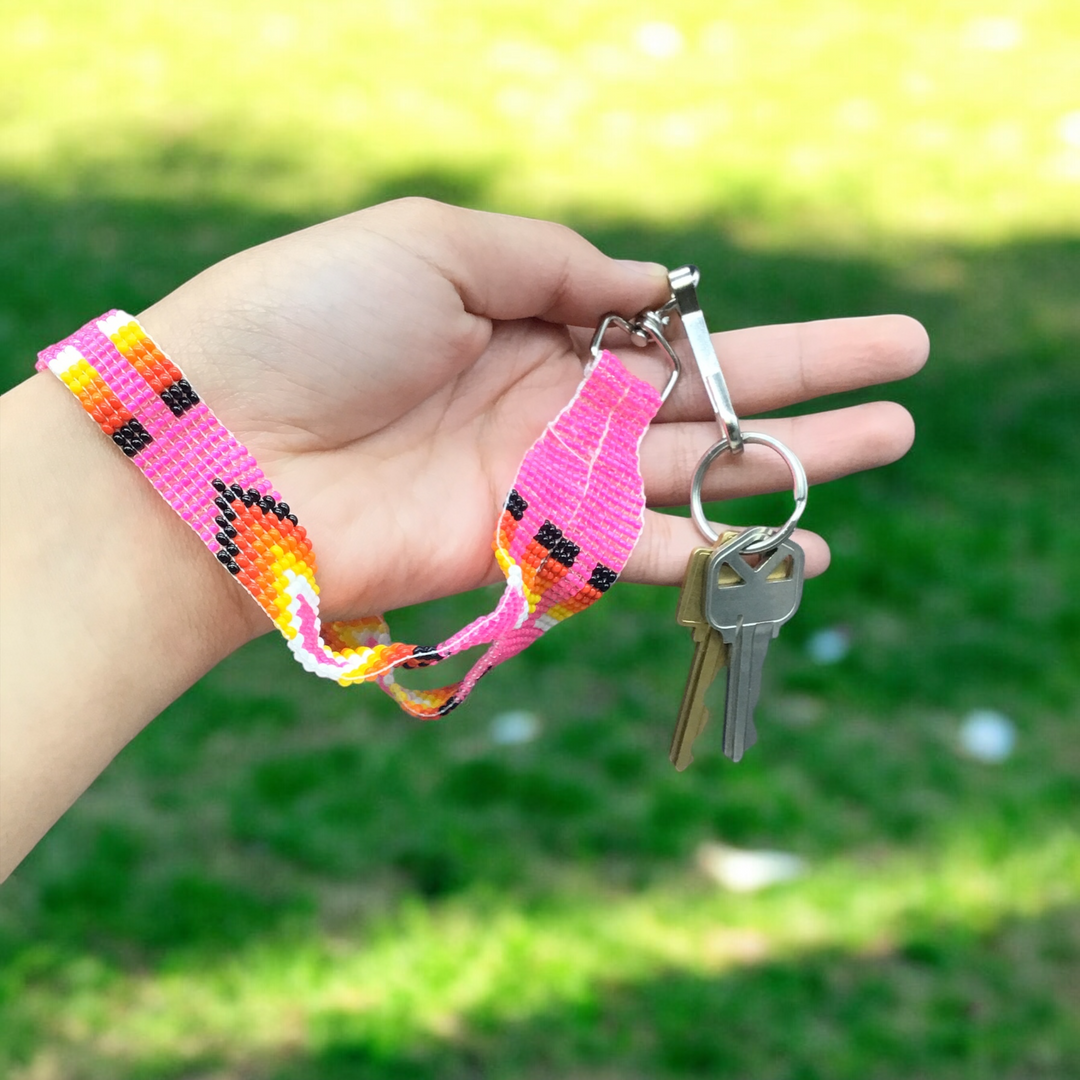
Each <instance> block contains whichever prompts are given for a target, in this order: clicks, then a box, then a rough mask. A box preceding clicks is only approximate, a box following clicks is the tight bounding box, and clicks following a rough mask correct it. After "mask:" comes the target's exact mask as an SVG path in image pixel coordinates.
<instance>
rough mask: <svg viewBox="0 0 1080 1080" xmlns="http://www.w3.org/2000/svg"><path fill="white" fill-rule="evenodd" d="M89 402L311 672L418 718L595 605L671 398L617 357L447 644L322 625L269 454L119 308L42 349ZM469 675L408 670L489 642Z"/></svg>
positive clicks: (512, 500)
mask: <svg viewBox="0 0 1080 1080" xmlns="http://www.w3.org/2000/svg"><path fill="white" fill-rule="evenodd" d="M37 367H38V370H44V369H45V368H46V367H47V368H49V369H50V370H51V371H52V372H53V373H54V374H55V375H57V376H58V377H59V378H60V379H61V381H62V382H64V384H65V385H66V386H67V387H68V389H69V390H71V391H72V393H73V394H74V395H75V396H76V398H77V399H78V400H79V402H80V404H81V405H82V406H83V408H84V409H85V410H86V412H87V413H88V414H89V415H90V416H91V417H92V418H93V419H94V421H95V422H96V423H97V424H98V425H99V427H100V428H101V430H102V431H103V432H104V433H105V434H106V435H108V436H109V437H110V438H111V439H113V441H114V442H116V443H117V445H118V446H119V447H120V449H121V450H122V451H123V453H124V454H125V455H127V456H128V457H129V458H130V459H131V460H132V461H133V462H134V464H135V465H136V466H138V468H139V469H141V470H142V472H143V473H144V474H145V475H146V476H147V478H148V479H149V480H150V481H151V483H153V484H154V486H155V488H156V489H157V490H158V492H159V493H160V494H161V495H162V497H163V498H164V499H165V500H166V501H167V502H168V503H169V505H170V506H172V507H173V509H174V510H176V512H177V513H178V514H179V515H180V516H181V517H182V518H183V519H184V520H185V521H186V522H187V523H188V524H189V525H190V526H191V528H192V529H194V530H195V532H196V533H198V535H199V537H200V538H201V539H202V540H203V542H204V543H205V544H206V545H207V547H208V548H209V549H210V550H211V552H213V554H214V556H215V557H216V558H217V560H218V561H219V562H220V563H221V564H222V566H223V567H224V568H225V569H226V570H228V572H229V573H230V574H232V575H233V577H235V578H236V580H237V581H239V582H240V584H241V585H242V586H243V587H244V588H245V589H246V590H247V591H248V592H249V593H250V594H251V596H252V597H254V599H255V601H256V602H257V603H258V604H259V605H260V607H262V609H263V610H264V611H265V612H266V613H267V615H268V616H269V617H270V618H271V619H272V620H273V621H274V623H275V624H276V626H277V627H278V629H279V630H280V632H281V633H282V634H283V635H284V637H285V638H286V640H287V641H288V645H289V648H290V649H292V651H293V653H294V655H295V656H296V659H297V660H299V662H300V663H301V664H302V665H303V666H304V667H305V668H306V669H307V670H308V671H312V672H314V673H315V674H317V675H320V676H322V677H324V678H332V679H336V680H337V681H338V682H339V683H341V684H342V685H343V686H347V685H349V684H351V683H358V682H370V681H375V682H377V684H378V685H379V686H381V687H382V689H383V690H385V691H386V692H387V693H388V694H390V695H392V696H393V697H394V698H395V699H396V700H397V701H398V703H399V704H400V705H401V707H402V708H403V709H404V710H405V711H407V712H409V713H411V714H412V715H413V716H417V717H421V718H434V717H439V716H444V715H445V714H446V713H448V712H449V711H450V710H451V709H453V708H455V707H456V706H457V705H459V704H461V702H463V701H464V700H465V699H466V698H467V697H468V695H469V693H470V692H471V690H472V688H473V687H474V686H475V685H476V682H477V681H478V680H479V679H480V678H481V677H482V676H483V675H485V674H486V673H487V672H488V671H490V670H491V668H492V667H494V666H495V665H496V664H499V663H502V662H503V661H504V660H507V659H509V658H510V657H511V656H513V655H515V654H516V653H518V652H520V651H521V650H522V649H524V648H526V647H527V646H528V645H529V644H531V643H532V642H533V641H535V640H536V639H537V638H538V637H540V635H541V634H543V633H544V632H545V631H547V630H549V629H550V628H551V627H553V626H556V625H557V624H558V623H560V622H561V621H563V620H564V619H566V618H569V617H570V616H571V615H574V614H576V613H577V612H579V611H583V610H584V609H585V608H587V607H589V606H590V605H591V604H593V603H595V602H596V601H597V600H598V599H600V597H601V596H602V595H603V594H604V593H605V592H606V591H607V590H608V589H609V588H610V587H611V585H612V584H613V583H614V582H615V580H616V578H617V577H618V574H619V572H620V571H621V570H622V568H623V566H624V565H625V563H626V560H627V559H628V558H629V556H630V552H631V551H632V550H633V547H634V544H635V543H636V541H637V538H638V536H639V535H640V532H641V528H642V524H643V514H644V507H645V496H644V487H643V483H642V480H641V474H640V467H639V446H640V442H641V438H642V437H643V435H644V433H645V430H646V429H647V427H648V425H649V423H650V421H651V420H652V418H653V416H654V415H655V413H656V411H657V409H658V408H659V406H660V397H659V394H658V393H657V392H656V391H655V390H654V389H653V388H652V387H651V386H649V385H648V384H647V383H645V382H643V381H642V380H640V379H637V378H635V377H634V376H632V375H631V374H630V373H629V372H628V371H626V369H625V368H624V367H623V365H622V364H621V363H620V362H619V360H618V358H617V357H615V356H614V354H612V353H609V352H606V351H605V352H603V353H602V354H601V355H600V357H599V358H598V359H597V360H595V361H594V362H593V363H592V364H590V366H589V367H588V368H587V369H586V373H585V377H584V379H583V380H582V382H581V385H580V386H579V387H578V390H577V393H576V394H575V396H574V398H573V400H572V401H571V402H570V403H569V404H568V405H567V406H566V407H565V408H564V409H563V410H562V412H561V413H560V414H559V416H558V417H556V418H555V420H553V421H552V423H551V424H549V425H548V427H547V429H546V430H545V431H544V433H543V434H542V435H541V437H540V438H539V439H538V440H537V441H536V443H534V444H533V446H532V447H531V448H530V450H529V451H528V453H527V454H526V455H525V458H524V460H523V461H522V464H521V467H520V469H519V471H518V475H517V478H516V479H515V481H514V486H513V487H512V489H511V491H510V493H509V495H508V496H507V498H506V500H505V502H504V506H503V510H502V513H501V516H500V518H499V521H498V525H497V528H496V532H495V539H494V541H493V544H492V547H493V550H494V553H495V558H496V559H497V561H498V563H499V566H500V567H501V568H502V571H503V574H504V575H505V577H506V588H505V590H504V592H503V595H502V598H501V599H500V601H499V604H498V606H497V607H496V609H495V610H494V611H493V612H491V613H490V614H489V615H485V616H482V617H481V618H479V619H476V620H475V621H474V622H472V623H470V624H469V625H468V626H466V627H465V628H464V629H462V630H460V631H459V632H458V633H456V634H454V635H453V636H452V637H450V638H448V639H447V640H446V641H444V642H441V643H439V644H436V645H407V644H402V643H398V642H394V641H392V640H391V638H390V634H389V630H388V628H387V625H386V622H385V620H384V619H383V618H382V617H381V616H371V617H367V618H362V619H355V620H349V621H339V622H333V623H329V624H324V623H323V622H322V621H321V619H320V618H319V587H318V585H317V583H316V580H315V571H316V563H315V556H314V552H313V551H312V546H311V541H310V539H309V538H308V536H307V533H306V531H305V529H304V527H303V526H302V525H300V523H299V521H298V519H297V517H296V515H295V514H294V513H293V512H292V509H291V507H290V506H289V505H288V504H287V503H285V502H283V501H282V499H281V496H280V494H279V493H278V492H276V491H275V490H274V489H273V487H272V486H271V484H270V483H269V481H268V480H267V479H266V477H265V476H264V475H263V473H262V470H261V469H260V468H259V466H258V465H257V464H256V462H255V459H254V458H253V457H252V456H251V454H250V453H249V452H248V451H247V449H246V448H245V447H243V446H241V445H240V444H239V443H238V442H237V441H236V439H235V438H234V437H233V436H232V434H231V433H230V432H229V431H228V430H227V429H226V428H225V427H224V426H223V425H222V424H221V423H220V422H219V421H218V420H217V418H216V417H215V416H214V414H213V413H212V412H211V411H210V409H209V408H208V407H207V405H206V404H205V402H203V401H202V400H201V399H200V398H199V395H198V394H197V393H196V392H195V391H194V390H193V389H192V387H191V385H190V383H188V381H187V380H186V379H185V378H184V376H183V373H182V372H181V371H180V369H179V368H178V367H177V366H176V365H175V364H174V363H173V362H172V361H171V360H170V359H169V358H168V357H167V356H166V355H165V354H164V353H163V352H162V351H161V350H160V349H159V348H158V347H157V346H156V345H155V344H154V343H153V341H152V340H151V339H150V337H149V336H148V335H147V333H146V331H145V330H144V329H143V328H142V327H141V326H140V325H139V323H138V322H137V321H136V320H135V319H133V318H132V317H131V316H129V315H126V314H124V313H123V312H117V311H112V312H108V313H107V314H106V315H104V316H102V317H101V318H99V319H96V320H93V321H92V322H90V323H88V324H87V325H86V326H84V327H83V328H82V329H81V330H79V331H77V332H76V333H75V334H73V335H71V337H69V338H67V339H66V340H65V341H63V342H60V343H59V344H57V345H54V346H52V347H50V348H49V349H46V350H44V351H43V352H42V353H41V354H40V355H39V359H38V364H37ZM483 644H488V645H489V648H488V649H487V650H486V651H485V653H484V655H483V656H482V657H481V658H480V659H479V660H478V661H477V662H476V663H475V664H474V665H473V667H472V668H471V670H470V671H469V672H468V674H467V675H466V676H465V678H464V679H462V680H461V681H460V682H458V683H455V684H453V685H451V686H445V687H441V688H439V689H436V690H415V689H408V688H406V687H403V686H402V685H401V684H400V683H398V682H397V681H396V680H395V678H394V670H395V669H396V668H398V667H405V668H415V667H425V666H428V665H430V664H435V663H438V662H439V661H441V660H444V659H446V658H447V657H449V656H453V655H454V654H456V653H459V652H462V651H463V650H465V649H469V648H472V647H474V646H476V645H483Z"/></svg>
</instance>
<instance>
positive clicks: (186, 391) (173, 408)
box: [159, 379, 199, 416]
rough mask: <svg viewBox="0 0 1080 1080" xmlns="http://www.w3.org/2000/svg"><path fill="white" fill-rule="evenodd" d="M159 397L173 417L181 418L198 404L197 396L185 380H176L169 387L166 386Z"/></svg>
mask: <svg viewBox="0 0 1080 1080" xmlns="http://www.w3.org/2000/svg"><path fill="white" fill-rule="evenodd" d="M159 396H160V397H161V400H162V401H164V402H165V404H166V405H167V406H168V407H169V411H170V412H171V413H172V414H173V416H183V415H184V413H186V412H187V411H188V409H190V408H191V407H192V406H193V405H198V404H199V395H198V394H196V393H195V391H194V390H193V389H192V388H191V383H189V382H188V381H187V379H178V380H177V381H176V382H174V383H173V384H172V385H171V386H166V387H165V389H164V390H162V391H161V394H160V395H159Z"/></svg>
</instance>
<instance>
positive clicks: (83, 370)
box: [60, 350, 132, 437]
mask: <svg viewBox="0 0 1080 1080" xmlns="http://www.w3.org/2000/svg"><path fill="white" fill-rule="evenodd" d="M72 351H74V350H72ZM60 379H61V380H62V381H63V383H64V385H65V386H66V387H67V388H68V389H69V390H70V391H71V392H72V393H73V394H74V395H75V396H76V397H77V398H78V399H79V404H80V405H81V406H82V407H83V408H84V409H85V410H86V411H87V412H88V413H89V414H90V415H91V416H92V417H93V418H94V422H95V423H96V424H97V425H98V427H100V428H101V430H102V431H104V432H105V434H106V435H108V436H110V437H112V436H113V435H114V434H115V433H116V432H117V431H118V430H119V429H120V428H121V427H123V426H124V424H126V423H127V422H128V421H129V420H131V419H132V415H131V413H129V412H128V411H127V409H125V408H124V406H123V405H122V404H121V403H120V399H119V398H118V397H117V396H116V395H115V394H114V393H113V392H112V390H111V389H109V386H108V384H107V383H106V382H105V380H104V379H103V378H102V377H101V376H100V375H99V374H98V373H97V372H96V371H95V370H94V369H93V368H92V367H91V366H90V365H89V364H88V363H87V362H86V361H85V360H84V359H82V358H81V357H80V358H79V359H78V360H77V361H75V363H73V364H72V365H71V366H70V367H69V368H67V369H66V370H64V371H63V372H61V374H60Z"/></svg>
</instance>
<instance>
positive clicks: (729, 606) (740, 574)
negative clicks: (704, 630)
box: [705, 540, 805, 644]
mask: <svg viewBox="0 0 1080 1080" xmlns="http://www.w3.org/2000/svg"><path fill="white" fill-rule="evenodd" d="M804 563H805V557H804V555H803V550H802V548H801V547H799V545H798V544H796V543H795V542H794V541H792V540H784V541H783V542H782V543H781V544H779V545H778V546H777V547H776V550H775V551H772V552H770V553H767V554H766V555H765V556H763V557H762V560H761V562H760V563H759V564H758V565H757V566H750V564H749V563H748V562H747V561H746V560H745V559H744V558H743V557H742V554H741V552H740V551H739V550H738V548H737V545H736V544H734V543H732V544H726V545H724V546H723V547H721V548H718V549H717V550H716V551H715V552H714V553H713V556H712V558H711V559H710V560H709V565H708V567H707V569H706V582H705V585H706V588H705V617H706V618H707V619H708V620H709V623H710V625H712V626H713V627H715V628H716V629H717V630H719V631H720V632H721V634H723V637H724V640H725V641H726V642H728V643H729V644H730V643H731V642H732V641H733V640H734V637H735V635H736V634H738V633H739V632H740V631H741V630H742V629H743V628H744V627H745V628H750V627H753V626H757V625H759V624H763V623H765V624H769V625H771V626H772V631H773V637H775V636H776V635H777V634H778V633H779V632H780V627H781V626H783V625H784V623H786V622H787V621H788V620H789V619H790V618H791V617H792V615H794V614H795V612H796V611H797V610H798V608H799V602H800V601H801V600H802V584H803V570H804Z"/></svg>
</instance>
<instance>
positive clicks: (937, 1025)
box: [266, 911, 1080, 1080]
mask: <svg viewBox="0 0 1080 1080" xmlns="http://www.w3.org/2000/svg"><path fill="white" fill-rule="evenodd" d="M1078 915H1080V912H1078V911H1072V912H1068V913H1061V914H1055V915H1051V916H1047V917H1045V918H1040V919H1034V920H1030V921H1026V920H1025V921H1020V922H1015V923H1011V924H1008V925H1005V926H1001V927H999V928H997V929H996V930H995V931H994V932H993V933H992V934H989V935H986V936H978V935H975V934H973V933H971V932H966V931H964V930H963V929H959V928H957V929H952V930H940V929H938V930H936V931H935V930H931V931H929V932H928V933H926V934H925V935H922V936H920V937H918V938H914V939H912V940H909V941H906V942H903V943H901V944H899V945H898V947H897V948H896V949H895V951H893V952H891V953H890V954H889V955H885V956H880V957H870V958H859V957H852V956H848V955H844V954H842V953H833V952H827V953H820V954H814V955H811V956H808V957H804V958H801V959H799V960H796V961H790V962H767V963H764V964H761V965H760V966H753V967H748V968H744V969H741V970H737V971H733V972H732V971H729V972H726V973H724V974H720V975H717V976H715V977H703V976H697V975H687V974H677V973H672V974H668V975H662V976H660V977H658V978H655V979H650V980H647V981H645V982H642V983H640V984H631V985H616V986H609V987H606V988H603V989H602V990H600V991H598V992H596V993H591V992H585V993H582V994H581V995H580V997H579V999H578V1000H577V1001H575V1002H573V1003H572V1004H570V1005H567V1006H564V1007H561V1008H558V1009H554V1010H551V1011H549V1012H545V1013H543V1014H541V1015H538V1016H535V1017H532V1018H530V1019H528V1020H526V1021H523V1022H521V1023H511V1024H502V1025H500V1024H496V1023H489V1022H487V1021H485V1018H484V1017H483V1016H477V1017H472V1018H469V1020H467V1021H466V1022H465V1023H464V1024H463V1025H462V1029H461V1031H460V1032H459V1033H458V1034H456V1035H455V1036H454V1037H452V1038H449V1039H447V1040H445V1041H442V1042H435V1041H433V1042H432V1043H431V1044H430V1045H428V1046H427V1047H418V1048H416V1049H415V1050H414V1051H413V1052H411V1053H405V1054H401V1053H393V1052H390V1053H388V1052H387V1051H386V1049H384V1048H382V1047H380V1046H379V1045H377V1043H375V1041H374V1040H371V1039H368V1038H365V1037H364V1036H363V1035H362V1034H360V1033H359V1031H362V1030H363V1027H364V1024H363V1019H362V1017H361V1016H360V1015H350V1014H348V1013H346V1012H341V1013H337V1014H333V1013H331V1014H327V1015H325V1016H323V1017H322V1018H320V1019H319V1020H317V1021H316V1022H315V1023H314V1024H313V1025H312V1027H313V1031H312V1041H313V1042H314V1043H316V1044H317V1045H318V1044H321V1047H320V1048H319V1049H318V1050H316V1052H314V1053H313V1054H311V1055H310V1056H306V1057H302V1058H300V1059H299V1060H296V1061H293V1062H292V1063H290V1064H289V1065H288V1066H285V1067H282V1068H280V1069H274V1068H268V1069H267V1072H266V1075H268V1076H270V1077H273V1080H309V1078H310V1080H315V1078H318V1080H346V1078H348V1080H366V1078H368V1077H370V1078H372V1080H375V1078H376V1077H377V1078H379V1080H389V1078H394V1080H397V1078H400V1080H429V1078H431V1080H435V1078H439V1080H455V1078H461V1080H465V1078H472V1077H480V1076H483V1077H492V1078H496V1077H506V1078H511V1077H513V1078H520V1077H537V1078H539V1077H597V1078H600V1077H603V1078H616V1077H627V1078H630V1077H646V1076H648V1077H654V1076H696V1077H710V1078H712V1077H716V1078H720V1077H740V1078H743V1077H750V1076H752V1077H755V1078H757V1080H768V1078H773V1077H775V1078H776V1080H781V1078H784V1080H787V1078H790V1077H800V1078H807V1080H810V1078H818V1077H821V1078H825V1077H828V1078H830V1080H845V1078H851V1080H862V1078H863V1077H865V1076H867V1075H868V1074H869V1075H873V1076H874V1077H875V1078H879V1080H886V1078H891V1077H895V1078H897V1080H900V1078H904V1080H908V1078H910V1077H913V1076H919V1077H924V1078H927V1080H930V1078H937V1077H940V1078H945V1077H949V1078H957V1077H970V1078H972V1080H975V1078H979V1080H982V1078H989V1077H1006V1076H1014V1077H1020V1076H1045V1077H1061V1078H1064V1077H1066V1076H1070V1075H1073V1074H1074V1073H1075V1071H1076V1070H1077V1069H1080V1031H1078V1029H1077V1027H1076V1025H1075V1023H1074V1022H1073V1017H1072V1015H1071V1007H1072V1006H1074V1005H1075V1004H1076V1002H1075V996H1073V998H1072V1000H1071V1001H1070V997H1069V995H1067V994H1065V995H1062V996H1060V997H1058V998H1057V999H1055V997H1054V993H1055V991H1057V992H1058V993H1059V994H1060V993H1061V991H1062V990H1064V987H1063V986H1055V985H1054V982H1053V971H1052V967H1051V965H1050V964H1044V965H1040V964H1038V963H1036V964H1034V965H1033V964H1032V963H1031V962H1030V959H1029V958H1030V955H1031V953H1032V951H1035V952H1036V953H1038V952H1039V951H1040V950H1042V951H1044V953H1045V955H1044V959H1045V960H1051V959H1052V960H1053V961H1054V962H1057V963H1060V962H1062V961H1066V962H1071V963H1072V964H1076V963H1078V962H1080V934H1078V930H1080V921H1078V918H1077V916H1078ZM1018 961H1021V962H1020V963H1019V964H1018ZM357 1029H359V1030H357Z"/></svg>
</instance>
